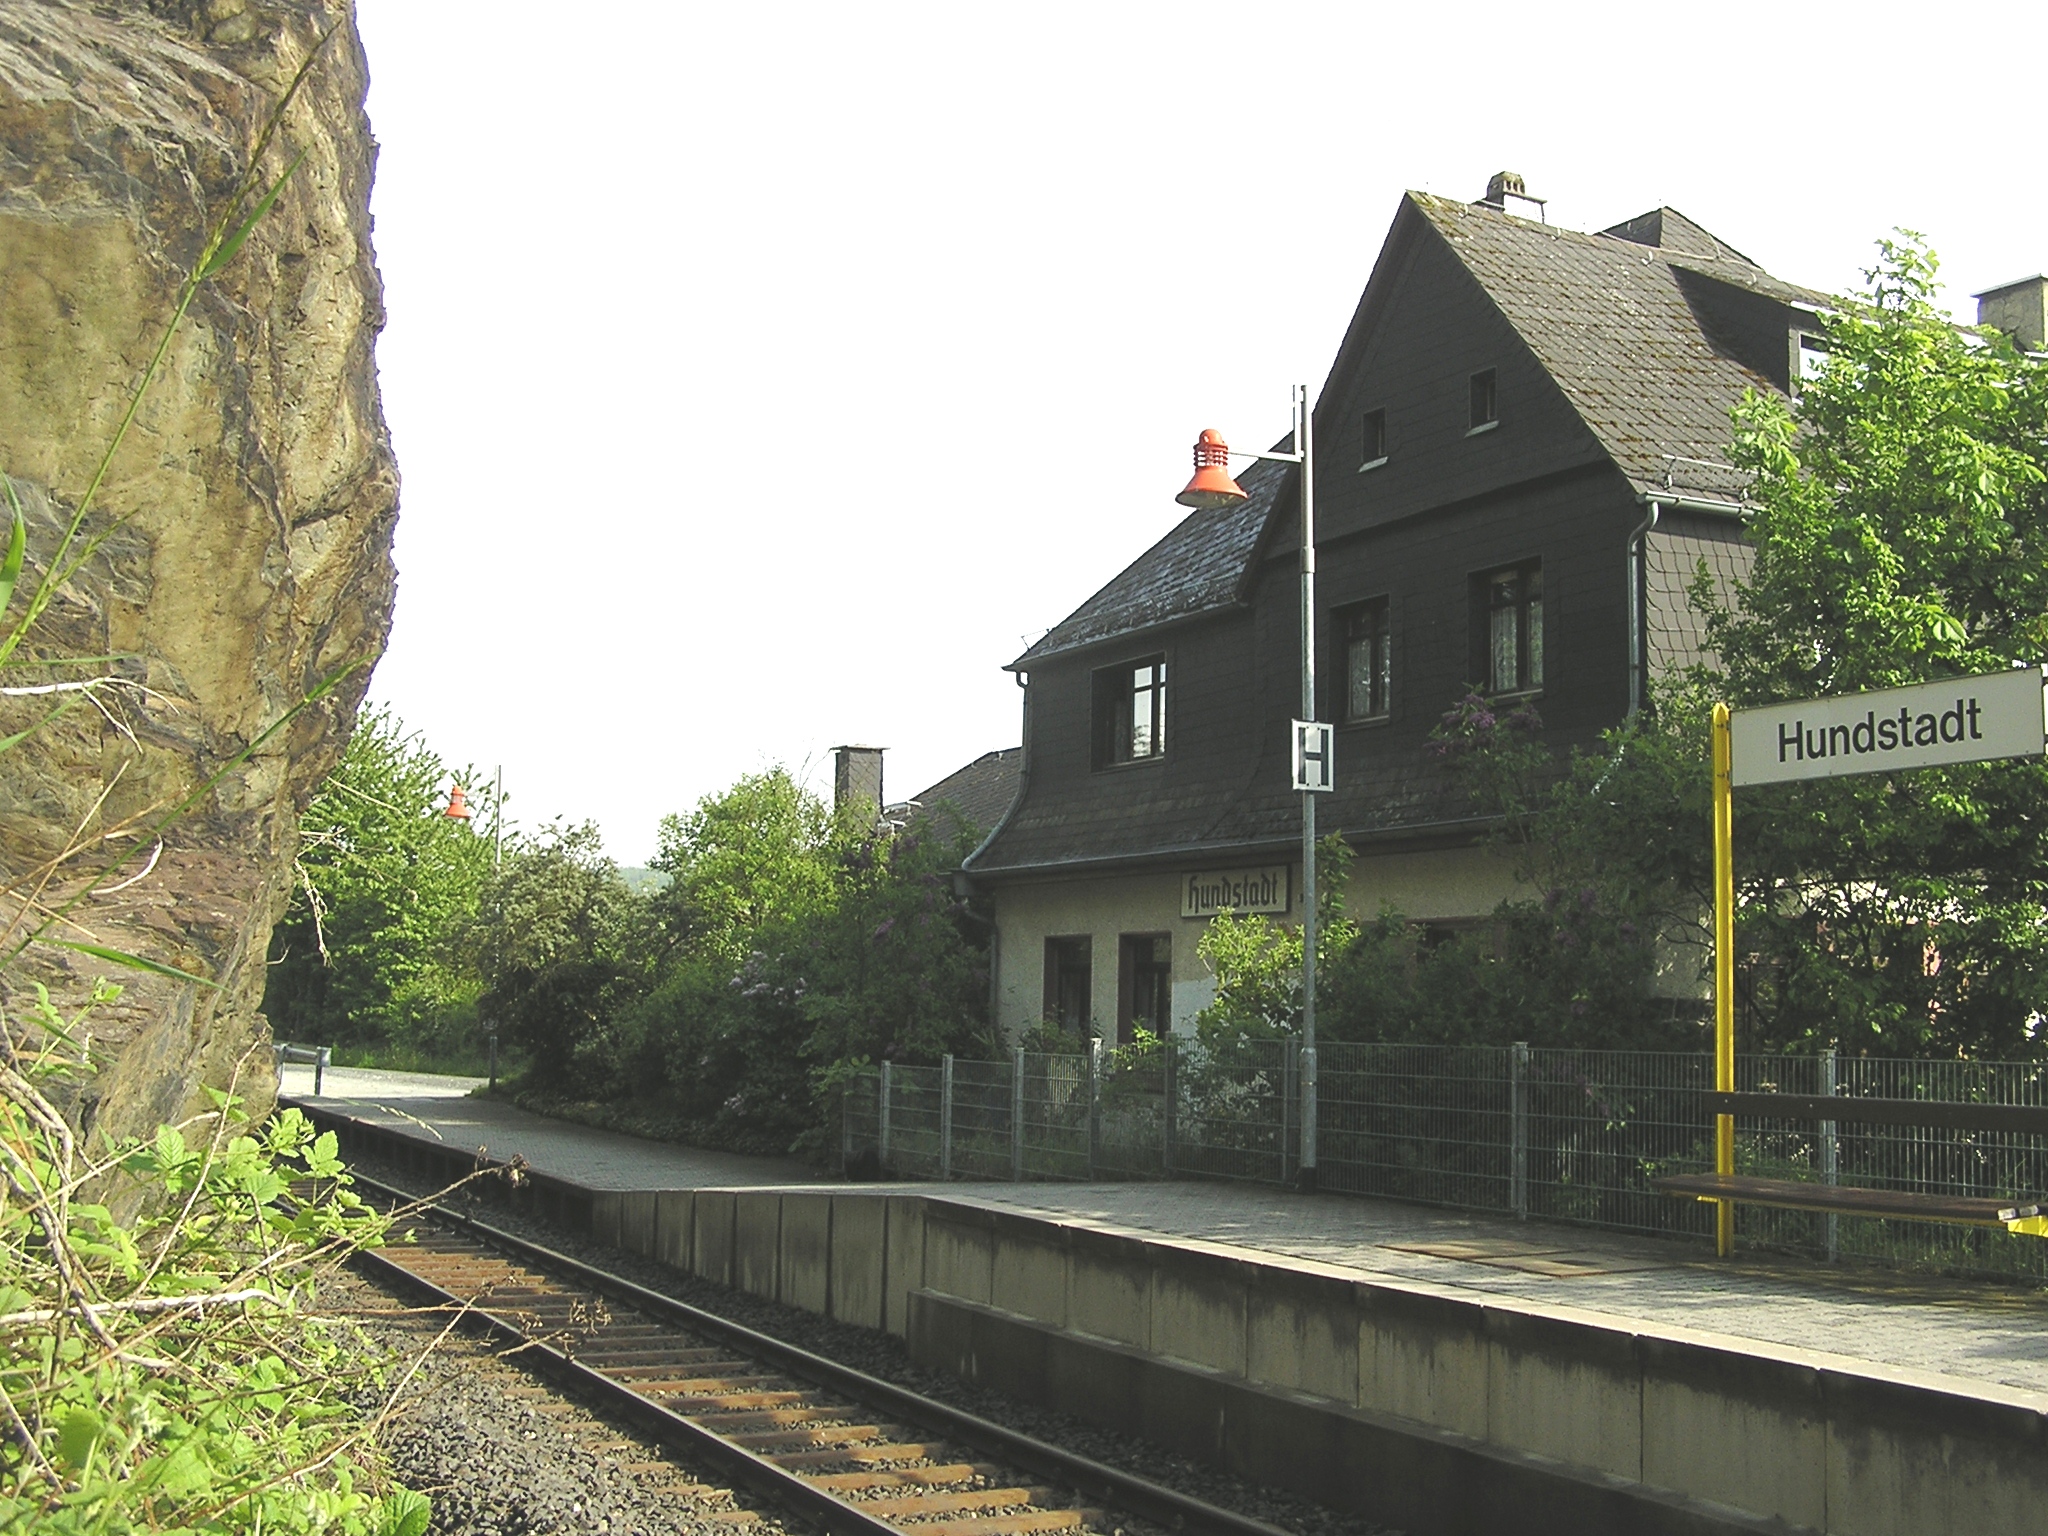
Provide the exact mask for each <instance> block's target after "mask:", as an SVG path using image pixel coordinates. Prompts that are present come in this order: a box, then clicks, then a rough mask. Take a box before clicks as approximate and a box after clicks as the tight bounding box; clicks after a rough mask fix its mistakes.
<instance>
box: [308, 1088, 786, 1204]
mask: <svg viewBox="0 0 2048 1536" xmlns="http://www.w3.org/2000/svg"><path fill="white" fill-rule="evenodd" d="M321 1086H322V1088H323V1090H324V1091H323V1092H322V1093H321V1094H320V1096H319V1097H318V1098H315V1097H314V1096H313V1069H312V1068H311V1067H302V1066H288V1067H286V1068H285V1072H284V1087H283V1088H282V1090H281V1095H282V1097H284V1098H287V1099H298V1100H302V1101H304V1102H305V1103H307V1104H317V1105H319V1106H320V1107H321V1108H322V1109H325V1110H328V1111H330V1112H332V1113H335V1114H344V1115H351V1116H354V1117H356V1118H358V1119H361V1120H365V1121H367V1122H369V1123H371V1124H373V1125H378V1126H382V1127H383V1128H385V1129H386V1130H393V1131H398V1132H401V1133H402V1134H405V1135H410V1136H417V1137H418V1138H419V1139H420V1140H422V1141H430V1142H435V1143H437V1144H439V1145H442V1146H448V1147H456V1148H460V1149H461V1150H462V1151H465V1152H487V1153H488V1154H489V1155H490V1156H492V1157H497V1158H513V1157H523V1158H525V1159H526V1161H527V1163H528V1165H529V1166H530V1167H532V1168H533V1170H534V1171H535V1172H536V1173H545V1174H552V1175H553V1176H554V1177H556V1178H558V1179H565V1180H567V1181H568V1182H569V1183H571V1184H580V1185H582V1186H583V1187H584V1188H585V1189H601V1190H642V1189H654V1190H660V1189H731V1188H736V1187H741V1186H745V1187H749V1188H752V1187H757V1186H761V1185H786V1184H798V1183H806V1184H814V1183H816V1182H818V1173H817V1170H816V1169H814V1168H811V1167H808V1166H806V1165H805V1164H803V1163H799V1162H796V1161H794V1160H793V1159H789V1158H776V1157H745V1156H742V1155H740V1154H738V1153H735V1152H707V1151H703V1150H701V1149H699V1148H696V1147H684V1146H678V1145H676V1144H675V1143H674V1142H667V1141H647V1140H645V1139H643V1138H641V1137H638V1136H622V1135H620V1134H619V1133H618V1132H616V1131H601V1130H597V1129H595V1128H593V1127H591V1126H587V1125H576V1124H574V1123H573V1122H571V1121H567V1120H551V1119H548V1118H547V1117H546V1116H544V1115H536V1114H533V1113H531V1112H529V1111H527V1110H523V1109H521V1108H519V1107H518V1106H517V1105H515V1104H509V1103H507V1102H505V1101H504V1100H503V1099H492V1098H485V1097H481V1096H479V1097H476V1098H472V1097H470V1093H471V1091H472V1090H473V1089H477V1088H481V1087H483V1086H484V1081H483V1079H482V1078H473V1077H434V1076H430V1075H428V1074H425V1073H416V1072H375V1071H367V1070H364V1069H361V1068H342V1067H329V1068H328V1069H327V1073H326V1078H325V1081H324V1082H323V1083H322V1085H321Z"/></svg>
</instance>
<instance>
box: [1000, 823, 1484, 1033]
mask: <svg viewBox="0 0 2048 1536" xmlns="http://www.w3.org/2000/svg"><path fill="white" fill-rule="evenodd" d="M1272 862H1274V861H1272V860H1264V861H1254V860H1243V861H1236V862H1233V861H1227V860H1218V861H1216V863H1215V864H1214V865H1212V866H1205V867H1206V868H1214V869H1218V870H1223V869H1230V868H1235V867H1238V865H1239V864H1240V863H1241V864H1242V865H1243V866H1244V867H1248V868H1249V867H1253V866H1254V865H1257V866H1258V867H1265V866H1266V865H1270V864H1271V863H1272ZM1184 875H1185V871H1163V872H1158V873H1148V874H1138V875H1103V876H1097V877H1094V878H1082V879H1073V880H1047V881H1042V882H1034V883H1019V884H1015V885H1003V886H999V887H997V888H996V890H995V893H994V905H995V914H996V933H997V941H996V944H997V948H996V1019H997V1022H998V1023H999V1024H1000V1025H1001V1027H1002V1030H1003V1033H1004V1034H1005V1035H1006V1036H1007V1037H1008V1038H1010V1039H1012V1040H1014V1039H1016V1038H1017V1037H1018V1036H1019V1035H1020V1034H1022V1033H1023V1032H1024V1031H1025V1030H1028V1029H1030V1028H1031V1027H1032V1026H1033V1025H1034V1024H1036V1023H1038V1022H1039V1020H1040V1018H1041V1016H1042V1014H1043V1012H1044V1008H1045V941H1046V940H1047V939H1048V938H1064V937H1076V936H1079V935H1082V934H1086V935H1087V936H1088V938H1089V941H1090V975H1089V986H1090V991H1091V996H1092V1000H1093V1001H1092V1008H1093V1014H1094V1019H1095V1022H1096V1024H1097V1026H1098V1027H1099V1028H1100V1029H1101V1030H1102V1032H1103V1033H1104V1034H1105V1035H1107V1036H1110V1037H1111V1038H1114V1036H1115V1034H1116V1018H1117V961H1118V949H1119V945H1118V941H1119V940H1120V939H1121V938H1122V936H1123V935H1124V934H1127V933H1167V934H1171V935H1172V937H1173V1027H1174V1030H1175V1031H1176V1032H1177V1033H1192V1032H1193V1029H1194V1019H1195V1015H1196V1014H1197V1013H1199V1012H1201V1010H1202V1009H1203V1008H1205V1007H1207V1006H1208V1004H1209V1002H1210V1000H1211V999H1212V998H1213V997H1214V996H1215V993H1216V978H1215V977H1214V976H1212V975H1211V974H1210V973H1209V969H1208V967H1207V966H1206V965H1204V964H1203V963H1202V959H1201V957H1200V956H1199V955H1198V954H1197V953H1196V946H1197V945H1198V944H1199V943H1200V942H1201V937H1202V933H1203V930H1204V929H1206V928H1207V927H1208V920H1207V919H1206V918H1196V919H1191V918H1184V917H1182V916H1181V915H1180V905H1181V884H1182V880H1183V878H1184ZM1288 879H1289V906H1288V911H1287V913H1286V915H1285V917H1284V918H1283V919H1281V920H1282V921H1285V922H1287V923H1290V924H1296V923H1299V922H1300V921H1301V868H1300V865H1299V863H1295V864H1292V865H1290V866H1289V868H1288ZM1514 890H1515V879H1514V870H1513V866H1512V864H1511V862H1510V861H1509V859H1508V858H1507V857H1506V856H1504V855H1503V854H1502V853H1501V852H1499V851H1497V850H1495V849H1492V848H1487V847H1477V848H1446V849H1438V850H1434V851H1431V852H1427V853H1393V854H1376V855H1361V856H1360V857H1359V858H1358V859H1357V860H1355V861H1354V862H1353V864H1352V867H1351V889H1350V891H1349V893H1348V897H1347V900H1346V903H1345V905H1346V908H1347V910H1349V911H1350V912H1351V914H1352V915H1353V916H1355V917H1357V918H1360V919H1361V920H1363V919H1370V918H1372V917H1376V916H1378V914H1379V912H1380V911H1381V909H1382V908H1383V907H1392V908H1393V910H1395V911H1397V912H1399V913H1400V914H1401V915H1402V916H1404V917H1407V918H1410V919H1412V920H1414V921H1417V922H1442V921H1453V920H1459V919H1472V918H1479V917H1484V916H1485V915H1487V914H1488V913H1490V912H1491V911H1493V909H1494V908H1495V907H1497V906H1499V905H1500V903H1501V902H1502V901H1503V900H1505V899H1506V898H1507V897H1508V896H1509V895H1511V894H1512V893H1513V892H1514ZM1276 916H1277V914H1276Z"/></svg>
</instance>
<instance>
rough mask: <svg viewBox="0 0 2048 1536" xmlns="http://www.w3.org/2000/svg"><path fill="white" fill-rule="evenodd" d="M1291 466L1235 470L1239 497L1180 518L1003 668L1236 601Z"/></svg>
mask: <svg viewBox="0 0 2048 1536" xmlns="http://www.w3.org/2000/svg"><path fill="white" fill-rule="evenodd" d="M1292 442H1293V434H1291V433H1290V434H1289V435H1288V436H1287V437H1284V438H1282V439H1281V440H1280V441H1279V442H1278V443H1276V444H1274V446H1273V451H1274V452H1275V453H1284V452H1287V451H1288V449H1289V446H1290V445H1291V444H1292ZM1291 468H1292V466H1291V465H1287V464H1276V463H1272V462H1270V461H1268V460H1254V461H1253V463H1252V466H1251V468H1249V469H1246V470H1243V471H1241V472H1240V473H1239V474H1238V476H1237V483H1238V484H1239V485H1241V486H1243V487H1244V489H1245V493H1246V498H1247V499H1246V500H1244V501H1243V502H1240V503H1239V504H1238V505H1237V506H1234V507H1223V508H1220V509H1219V510H1217V511H1213V512H1191V513H1189V514H1188V515H1187V516H1186V517H1184V518H1182V519H1181V520H1180V522H1179V523H1178V524H1176V525H1175V526H1174V528H1173V530H1172V531H1171V532H1169V533H1168V534H1167V535H1166V537H1165V538H1163V539H1161V540H1160V541H1159V542H1158V543H1157V544H1154V545H1153V546H1152V547H1151V548H1150V549H1148V550H1146V551H1145V553H1144V554H1142V555H1140V556H1138V558H1137V559H1136V560H1133V561H1132V562H1131V563H1130V564H1129V565H1127V566H1125V567H1124V569H1123V571H1122V573H1121V574H1120V575H1118V576H1117V578H1116V579H1115V580H1114V581H1112V582H1110V584H1109V585H1108V586H1106V587H1104V588H1103V589H1102V590H1101V591H1100V592H1097V593H1096V594H1095V595H1094V596H1093V597H1091V598H1089V599H1088V601H1087V602H1085V603H1083V604H1082V605H1081V606H1080V607H1079V608H1076V609H1075V610H1074V611H1073V612H1072V613H1070V614H1069V615H1067V617H1066V618H1064V619H1062V620H1061V621H1060V622H1059V623H1058V624H1056V625H1055V626H1054V627H1053V628H1051V629H1050V630H1048V631H1046V633H1045V634H1044V635H1043V636H1042V637H1041V638H1040V639H1039V640H1038V642H1037V643H1036V644H1034V645H1033V646H1032V647H1031V649H1029V650H1028V651H1026V652H1025V653H1024V654H1023V655H1022V656H1019V657H1018V658H1017V659H1016V660H1015V661H1013V662H1011V663H1010V666H1011V668H1012V669H1014V670H1020V671H1021V670H1024V669H1027V668H1029V667H1030V665H1031V664H1032V663H1033V662H1034V661H1039V660H1042V659H1043V658H1044V657H1047V656H1054V655H1057V654H1059V653H1060V652H1061V651H1071V650H1077V649H1079V648H1080V647H1081V646H1084V645H1092V644H1094V643H1095V642H1096V641H1098V640H1107V639H1111V638H1113V637H1115V636H1117V635H1127V634H1130V633H1132V632H1134V631H1136V630H1141V629H1150V628H1151V627H1152V626H1154V625H1155V624H1163V623H1165V622H1167V621H1168V620H1169V619H1181V618H1186V617H1188V616H1189V615H1191V614H1197V613H1203V612H1207V611H1209V610H1211V609H1216V608H1227V607H1230V606H1232V605H1233V604H1235V603H1237V602H1238V601H1239V600H1240V599H1241V597H1242V593H1243V588H1244V579H1245V570H1246V567H1247V566H1249V565H1250V563H1251V559H1252V551H1253V548H1254V546H1256V545H1257V543H1258V541H1259V535H1260V533H1261V532H1262V531H1264V529H1265V526H1266V518H1267V516H1268V515H1269V514H1270V513H1271V512H1272V510H1273V503H1274V501H1275V500H1276V499H1277V498H1278V497H1279V495H1280V491H1281V488H1282V486H1283V485H1285V484H1287V483H1288V482H1290V481H1291V479H1292V476H1291V474H1290V473H1289V471H1290V470H1291Z"/></svg>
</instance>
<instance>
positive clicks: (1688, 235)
mask: <svg viewBox="0 0 2048 1536" xmlns="http://www.w3.org/2000/svg"><path fill="white" fill-rule="evenodd" d="M1408 197H1409V201H1410V202H1411V203H1412V204H1413V205H1414V206H1415V207H1416V209H1417V210H1418V211H1419V212H1420V213H1421V214H1422V216H1423V217H1424V218H1426V219H1427V220H1428V221H1429V223H1430V226H1431V227H1432V228H1433V229H1435V230H1436V231H1437V233H1438V234H1440V235H1442V236H1443V238H1444V240H1445V241H1446V242H1448V243H1449V245H1450V247H1451V249H1452V250H1454V251H1455V252H1457V254H1458V257H1459V259H1460V260H1462V261H1463V262H1464V263H1465V265H1466V267H1467V268H1468V269H1469V270H1470V271H1471V272H1472V274H1473V276H1475V277H1476V278H1478V279H1479V282H1480V284H1481V285H1482V286H1483V287H1484V288H1485V289H1486V291H1487V294H1488V296H1489V297H1491V298H1492V299H1493V301H1494V303H1495V304H1497V305H1498V306H1499V307H1500V311H1501V313H1502V314H1503V315H1505V316H1506V317H1507V319H1508V322H1509V323H1510V324H1511V325H1513V326H1514V328H1515V329H1516V331H1518V332H1519V333H1520V334H1521V337H1522V339H1523V340H1524V341H1525V342H1526V343H1527V344H1528V346H1529V348H1530V350H1531V351H1533V352H1534V353H1535V354H1536V357H1537V359H1538V361H1540V362H1541V363H1542V364H1543V366H1544V367H1545V368H1546V369H1547V370H1549V372H1550V375H1551V377H1552V378H1554V379H1555V380H1556V381H1557V384H1558V387H1559V388H1560V389H1562V390H1563V391H1564V393H1565V397H1566V398H1567V399H1569V400H1570V401H1571V403H1572V406H1573V408H1574V409H1576V410H1577V411H1578V413H1579V415H1580V417H1581V418H1582V419H1583V420H1584V421H1585V423H1586V425H1587V426H1588V427H1590V428H1591V429H1592V431H1593V434H1594V436H1595V437H1597V438H1598V439H1599V440H1600V445H1601V446H1602V447H1603V448H1605V449H1606V451H1607V453H1608V455H1609V456H1610V457H1611V458H1612V459H1613V460H1614V462H1615V465H1616V466H1617V467H1618V468H1619V469H1620V470H1621V472H1622V473H1623V474H1624V475H1626V476H1627V477H1628V478H1629V479H1630V480H1631V481H1633V482H1634V483H1635V486H1636V489H1637V490H1638V491H1651V490H1657V489H1666V488H1671V487H1673V486H1676V487H1677V488H1679V489H1688V488H1689V489H1692V490H1693V491H1695V492H1696V493H1702V494H1708V495H1714V494H1718V495H1721V496H1732V495H1734V494H1736V493H1738V492H1739V491H1740V489H1741V482H1740V480H1739V479H1738V478H1737V477H1736V476H1735V475H1734V474H1733V473H1732V472H1730V471H1723V472H1720V473H1716V472H1714V471H1713V470H1711V469H1709V468H1707V467H1706V466H1705V465H1703V464H1701V463H1687V462H1686V461H1688V460H1694V461H1706V463H1707V464H1713V463H1717V462H1723V461H1725V459H1726V457H1727V451H1728V439H1729V436H1730V432H1731V428H1730V425H1729V420H1728V409H1729V407H1730V406H1732V405H1733V404H1734V403H1735V402H1736V401H1737V400H1739V399H1741V397H1742V394H1743V391H1744V390H1747V389H1758V390H1771V389H1775V388H1776V385H1775V384H1774V383H1773V381H1772V380H1771V378H1770V377H1769V376H1767V375H1766V374H1764V373H1763V372H1761V371H1760V370H1758V369H1757V368H1755V367H1751V366H1747V365H1745V364H1744V363H1743V362H1740V361H1738V360H1737V359H1736V358H1734V357H1732V356H1730V355H1728V353H1727V352H1725V351H1722V350H1717V348H1716V346H1715V344H1714V343H1713V341H1712V340H1710V339H1709V334H1708V330H1707V327H1706V325H1705V323H1704V322H1703V319H1702V316H1701V314H1700V312H1699V310H1698V308H1697V307H1696V299H1697V285H1696V284H1688V282H1687V276H1688V275H1691V276H1693V277H1695V278H1698V277H1704V278H1707V279H1709V280H1711V281H1712V282H1714V283H1717V284H1721V285H1724V286H1726V287H1728V288H1732V289H1736V290H1739V291H1742V292H1746V293H1750V294H1754V295H1756V296H1758V297H1760V298H1764V299H1769V300H1773V301H1775V302H1777V303H1781V304H1798V305H1801V306H1807V307H1819V306H1822V305H1825V304H1828V303H1829V302H1830V300H1829V299H1828V297H1827V296H1826V295H1825V294H1820V293H1816V292H1814V291H1812V290H1811V289H1806V288H1798V287H1795V286H1793V285H1792V284H1790V283H1783V282H1780V281H1779V280H1778V279H1776V278H1774V277H1772V276H1771V275H1770V274H1769V273H1767V272H1765V271H1763V270H1762V269H1761V268H1760V267H1758V266H1757V265H1756V264H1755V263H1754V262H1752V261H1751V260H1750V259H1749V258H1748V257H1746V256H1744V255H1742V254H1741V253H1740V252H1739V251H1736V250H1734V249H1733V248H1732V247H1730V246H1727V245H1724V244H1722V243H1721V242H1720V241H1719V240H1717V239H1715V237H1714V236H1712V235H1710V234H1708V233H1707V231H1705V230H1704V229H1701V228H1700V226H1699V225H1697V224H1695V223H1693V222H1692V221H1691V220H1690V219H1687V218H1685V217H1684V215H1682V214H1678V213H1674V212H1673V211H1672V210H1670V209H1657V210H1655V211H1654V212H1652V213H1648V214H1644V215H1642V216H1641V217H1640V218H1636V219H1630V220H1628V221H1627V222H1626V223H1623V224H1618V225H1615V226H1614V229H1615V231H1616V232H1615V233H1604V232H1603V233H1601V234H1597V235H1585V234H1579V233H1577V232H1576V231H1573V230H1567V229H1558V228H1556V227H1555V226H1553V225H1548V224H1537V223H1533V222H1531V221H1530V220H1528V219H1521V218H1514V217H1511V216H1509V215H1506V214H1503V213H1501V212H1499V211H1498V210H1497V209H1493V208H1488V207H1483V206H1474V205H1472V204H1470V203H1459V202H1453V201H1452V200H1450V199H1449V198H1442V197H1433V196H1431V195H1429V194H1428V193H1423V192H1411V193H1409V194H1408ZM1623 231H1627V232H1628V233H1622V232H1623ZM1652 235H1654V236H1655V237H1656V238H1657V239H1658V240H1660V241H1663V242H1667V243H1664V244H1655V245H1652V244H1647V243H1644V241H1645V240H1646V239H1647V238H1648V237H1650V236H1652ZM1717 252H1718V254H1716V253H1717ZM1689 288H1690V289H1692V290H1693V292H1692V294H1691V295H1690V296H1689V291H1688V290H1689Z"/></svg>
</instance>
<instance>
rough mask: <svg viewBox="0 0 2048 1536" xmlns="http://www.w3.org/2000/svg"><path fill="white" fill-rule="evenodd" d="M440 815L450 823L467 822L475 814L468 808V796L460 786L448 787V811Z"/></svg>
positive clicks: (452, 785)
mask: <svg viewBox="0 0 2048 1536" xmlns="http://www.w3.org/2000/svg"><path fill="white" fill-rule="evenodd" d="M441 814H442V815H443V816H446V817H447V818H448V819H449V820H450V821H467V820H469V818H470V817H471V816H472V815H474V814H475V813H474V812H472V811H471V810H470V808H469V795H468V793H467V792H466V791H465V790H464V789H463V787H462V786H461V785H460V784H451V785H449V786H448V809H447V810H445V811H443V812H442V813H441Z"/></svg>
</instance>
